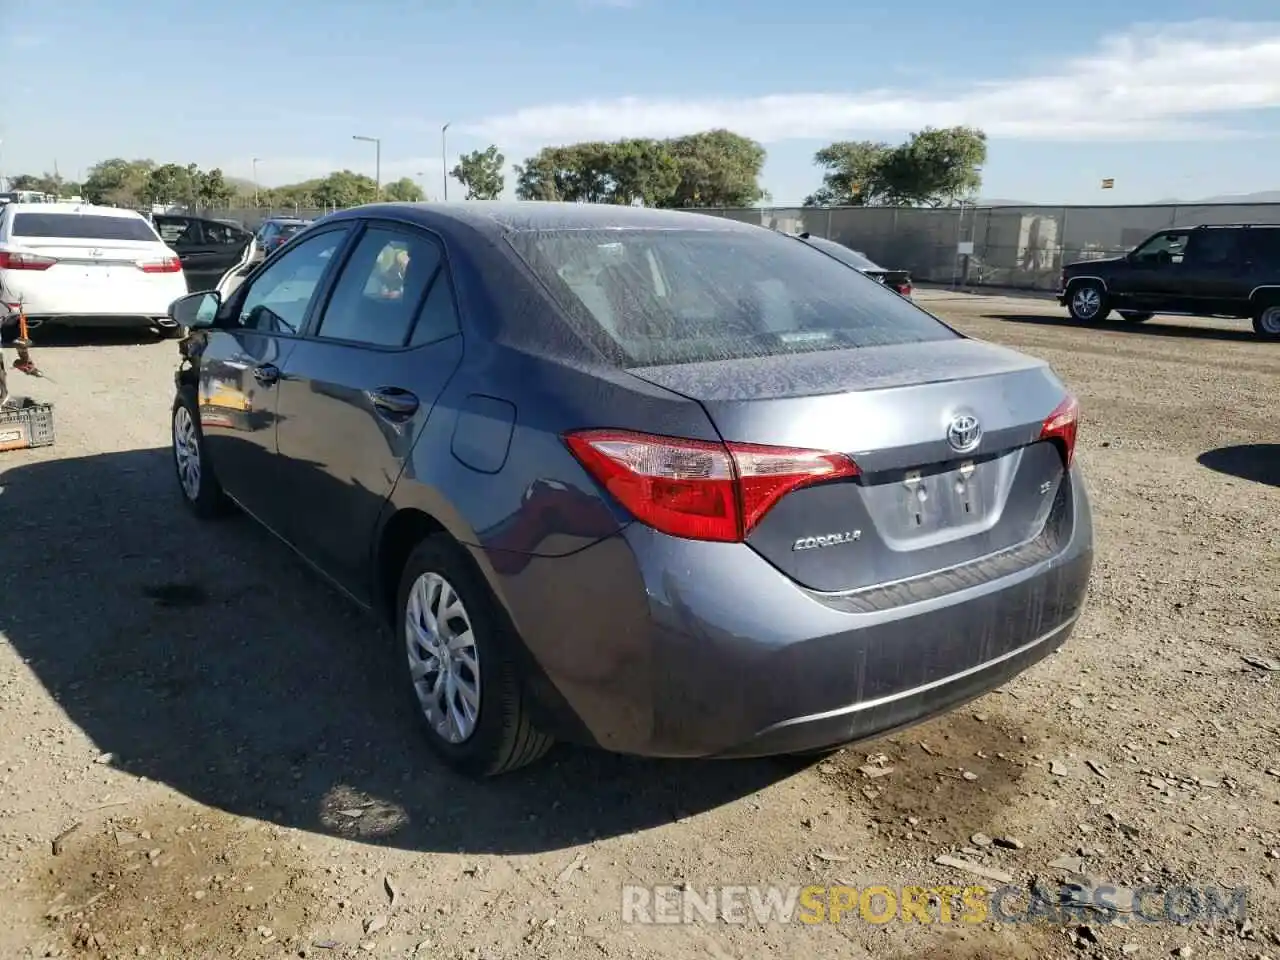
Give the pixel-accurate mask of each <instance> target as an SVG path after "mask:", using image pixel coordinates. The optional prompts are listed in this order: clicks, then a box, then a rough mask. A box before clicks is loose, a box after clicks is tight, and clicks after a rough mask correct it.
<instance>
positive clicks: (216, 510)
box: [170, 390, 231, 520]
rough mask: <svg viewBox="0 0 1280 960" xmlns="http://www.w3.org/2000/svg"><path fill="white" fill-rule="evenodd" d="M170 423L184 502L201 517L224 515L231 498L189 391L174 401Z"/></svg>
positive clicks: (175, 462) (179, 488) (175, 473)
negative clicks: (212, 459)
mask: <svg viewBox="0 0 1280 960" xmlns="http://www.w3.org/2000/svg"><path fill="white" fill-rule="evenodd" d="M170 426H171V430H170V436H171V443H172V452H173V468H174V476H175V477H176V478H177V480H178V491H179V492H180V493H181V494H182V500H183V502H184V503H185V504H186V505H187V507H188V508H189V509H190V510H191V512H192V513H194V514H195V515H196V516H197V517H199V518H200V519H201V520H215V519H217V518H219V517H222V516H225V515H226V514H227V513H229V512H230V508H231V501H230V500H228V499H227V495H226V494H225V493H224V492H223V490H222V484H220V483H219V482H218V477H217V475H216V474H215V473H214V472H213V464H212V463H210V462H209V454H208V452H207V450H206V448H205V442H204V433H203V431H201V429H200V411H199V408H198V407H197V406H196V402H195V398H194V397H193V396H192V394H191V392H190V391H189V390H183V391H181V392H180V393H179V394H178V396H177V398H176V399H175V400H174V402H173V412H172V417H171V423H170Z"/></svg>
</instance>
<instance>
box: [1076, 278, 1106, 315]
mask: <svg viewBox="0 0 1280 960" xmlns="http://www.w3.org/2000/svg"><path fill="white" fill-rule="evenodd" d="M1067 311H1068V312H1069V313H1070V314H1071V318H1072V319H1073V320H1079V321H1080V322H1081V323H1093V322H1095V321H1097V320H1103V319H1105V318H1106V316H1107V314H1108V313H1110V312H1111V308H1110V307H1108V306H1107V291H1106V289H1105V288H1104V287H1103V286H1102V284H1100V283H1099V282H1098V281H1096V280H1082V281H1081V282H1080V283H1077V284H1076V285H1075V286H1073V287H1072V288H1071V295H1070V296H1069V297H1067Z"/></svg>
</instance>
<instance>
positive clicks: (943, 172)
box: [805, 126, 987, 207]
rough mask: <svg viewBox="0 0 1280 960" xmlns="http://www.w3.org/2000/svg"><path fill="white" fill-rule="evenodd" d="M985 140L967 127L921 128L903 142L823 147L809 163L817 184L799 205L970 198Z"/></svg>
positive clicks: (912, 203) (927, 203) (978, 179)
mask: <svg viewBox="0 0 1280 960" xmlns="http://www.w3.org/2000/svg"><path fill="white" fill-rule="evenodd" d="M986 159H987V136H986V134H985V133H983V132H982V131H981V130H978V129H976V128H973V127H963V126H961V127H947V128H944V129H935V128H933V127H926V128H925V129H924V130H921V131H919V132H918V133H913V134H912V135H911V136H910V137H909V138H908V139H907V141H906V142H905V143H902V144H899V145H897V146H890V145H889V144H887V143H875V142H872V141H869V140H858V141H842V142H839V143H833V144H830V145H828V146H826V147H823V148H822V149H821V150H819V151H818V152H817V153H815V154H814V156H813V162H814V163H815V164H816V165H817V166H819V167H821V168H823V170H824V173H823V175H822V186H820V187H819V188H818V189H817V190H816V191H814V192H813V193H812V194H811V195H810V196H809V197H808V198H806V200H805V206H811V207H829V206H864V205H867V204H894V205H900V206H930V207H938V206H943V205H945V204H950V203H955V202H956V201H957V200H960V199H963V198H965V197H969V196H972V195H973V194H974V193H976V192H977V190H978V188H979V187H981V186H982V172H981V168H982V165H983V164H984V163H985V162H986Z"/></svg>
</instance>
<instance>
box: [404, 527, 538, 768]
mask: <svg viewBox="0 0 1280 960" xmlns="http://www.w3.org/2000/svg"><path fill="white" fill-rule="evenodd" d="M447 608H452V610H453V613H452V615H451V616H450V617H449V618H448V620H447V621H446V622H445V623H444V624H443V625H442V624H440V619H441V618H440V616H439V615H440V613H441V612H442V610H444V609H447ZM395 616H396V622H395V624H394V635H395V638H396V641H397V656H398V657H399V660H400V663H401V672H402V675H403V677H404V682H405V687H406V689H407V693H408V696H409V700H410V703H411V705H412V708H413V710H414V713H415V714H416V716H417V717H418V720H419V722H420V723H421V724H422V728H423V731H424V733H425V735H426V738H427V743H428V744H429V745H430V747H431V749H432V750H433V751H434V752H435V754H436V755H437V756H438V757H440V758H441V759H442V760H443V761H444V762H445V763H446V764H448V765H449V766H450V767H452V768H453V769H454V770H456V771H458V772H460V773H462V774H464V775H466V776H469V777H473V778H477V779H478V778H482V777H491V776H496V775H498V774H502V773H508V772H510V771H512V770H516V769H518V768H520V767H523V766H526V765H527V764H530V763H533V762H534V761H535V760H538V759H539V758H541V757H542V756H543V754H545V753H546V752H547V751H548V750H549V749H550V748H551V745H552V743H553V741H552V739H551V738H550V737H549V736H547V735H546V734H544V733H542V732H541V731H540V730H538V729H537V728H536V727H535V726H534V724H533V721H532V720H531V718H530V715H529V710H528V704H527V702H526V699H527V693H526V691H525V687H524V684H523V682H522V681H521V677H520V672H519V670H518V668H517V666H516V660H515V657H514V656H513V654H514V652H515V650H516V646H515V645H516V644H518V643H520V642H521V641H520V639H519V637H517V636H516V634H515V630H514V628H513V627H512V626H511V625H510V623H509V621H508V620H507V618H506V615H505V613H504V612H503V611H502V609H501V608H500V607H499V605H498V602H497V600H496V599H495V598H494V596H493V593H492V591H490V589H489V587H488V585H487V584H486V583H485V582H484V578H483V577H482V576H481V574H480V572H479V571H478V570H477V569H476V566H475V564H474V562H473V561H472V560H471V558H470V557H469V556H468V555H467V554H466V553H465V551H464V550H463V549H462V548H461V547H459V546H458V545H457V543H455V542H454V541H453V540H452V539H451V538H449V537H448V536H447V535H445V534H434V535H432V536H429V537H427V538H426V539H425V540H423V541H422V542H421V543H420V544H418V546H417V547H416V548H415V549H414V551H413V553H411V554H410V555H409V559H408V561H407V562H406V563H405V566H404V570H403V572H402V573H401V577H400V586H399V589H398V590H397V592H396V613H395ZM414 624H416V628H415V627H414V626H411V625H414ZM411 631H412V632H411ZM442 653H443V656H441V654H442ZM433 662H434V666H435V667H436V669H435V670H434V671H433V670H432V669H431V667H432V665H433ZM467 691H470V692H471V693H472V697H470V698H468V697H466V696H464V693H465V692H467ZM468 701H470V702H471V703H472V704H473V705H472V706H471V708H470V710H468ZM449 706H452V707H453V709H452V710H449V709H447V707H449Z"/></svg>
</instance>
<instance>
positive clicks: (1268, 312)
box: [1258, 306, 1280, 337]
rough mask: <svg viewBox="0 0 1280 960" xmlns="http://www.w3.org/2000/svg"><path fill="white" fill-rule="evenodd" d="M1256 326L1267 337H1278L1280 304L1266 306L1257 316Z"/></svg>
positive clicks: (1279, 335) (1279, 332)
mask: <svg viewBox="0 0 1280 960" xmlns="http://www.w3.org/2000/svg"><path fill="white" fill-rule="evenodd" d="M1258 326H1260V327H1261V328H1262V332H1263V333H1265V334H1266V335H1267V336H1269V337H1280V306H1275V307H1267V309H1265V310H1263V311H1262V316H1261V317H1259V318H1258Z"/></svg>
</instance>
